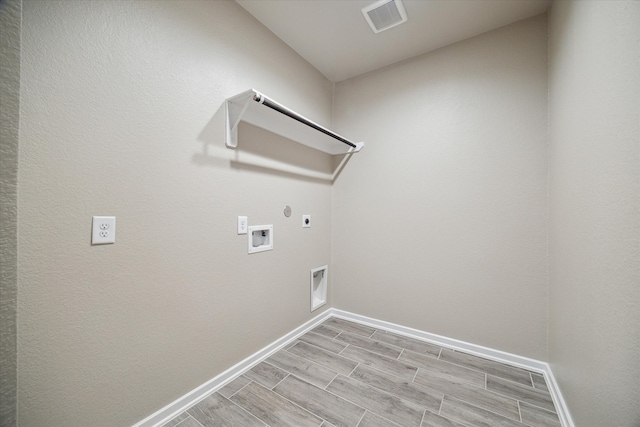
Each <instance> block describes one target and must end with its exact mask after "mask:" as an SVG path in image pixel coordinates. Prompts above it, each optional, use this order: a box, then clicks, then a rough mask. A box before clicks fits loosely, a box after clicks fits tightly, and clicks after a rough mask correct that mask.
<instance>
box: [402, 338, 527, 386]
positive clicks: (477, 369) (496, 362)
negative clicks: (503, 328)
mask: <svg viewBox="0 0 640 427" xmlns="http://www.w3.org/2000/svg"><path fill="white" fill-rule="evenodd" d="M442 350H450V351H453V352H456V353H462V354H466V355H468V356H473V357H477V358H479V359H482V360H484V361H487V362H491V363H495V364H496V365H500V366H505V367H507V368H509V369H515V370H519V371H523V372H525V373H527V374H529V375H531V374H532V371H530V370H528V369H524V368H520V367H518V366H513V365H510V364H509V363H506V362H498V361H496V360H491V359H487V358H485V357H482V356H476V355H475V354H471V353H467V352H465V351H461V350H456V349H454V348H449V347H442V348H441V349H440V356H438V359H440V360H442V361H443V362H447V363H451V364H453V365H457V366H462V367H463V368H467V369H472V370H474V371H478V372H483V373H486V374H489V375H493V376H494V377H498V378H503V379H505V380H509V378H506V377H504V376H502V375H497V374H491V373H489V372H487V370H482V369H481V368H478V367H475V366H468V365H462V364H460V363H456V362H451V361H449V360H445V359H442V357H441V356H442ZM414 353H415V352H414ZM509 381H511V382H515V383H518V382H517V381H512V380H509ZM529 381H530V382H531V384H533V381H531V379H529ZM518 384H521V385H526V384H522V383H518ZM527 387H531V388H535V387H534V386H533V385H530V386H527Z"/></svg>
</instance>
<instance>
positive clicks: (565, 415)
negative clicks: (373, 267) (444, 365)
mask: <svg viewBox="0 0 640 427" xmlns="http://www.w3.org/2000/svg"><path fill="white" fill-rule="evenodd" d="M331 315H332V316H333V317H339V318H341V319H345V320H351V321H354V322H358V323H362V324H364V325H368V326H371V327H374V328H376V329H384V330H385V331H389V332H393V333H396V334H399V335H404V336H407V337H410V338H415V339H418V340H421V341H427V342H430V343H433V344H436V345H439V346H441V347H447V348H451V349H453V350H461V351H464V352H465V353H469V354H473V355H476V356H480V357H484V358H485V359H490V360H494V361H496V362H500V363H505V364H508V365H511V366H515V367H517V368H523V369H526V370H529V371H532V372H537V373H539V374H542V375H543V376H544V378H545V381H546V382H547V386H548V387H549V393H550V394H551V397H552V398H553V403H554V405H555V407H556V410H557V411H558V417H560V422H561V423H562V427H575V425H574V424H573V420H572V419H571V416H570V414H569V409H568V407H567V404H566V402H565V400H564V398H563V397H562V393H561V392H560V388H559V387H558V383H557V382H556V379H555V377H554V376H553V373H552V372H551V367H550V366H549V364H548V363H546V362H541V361H539V360H535V359H530V358H528V357H523V356H518V355H516V354H512V353H507V352H504V351H500V350H495V349H492V348H488V347H483V346H481V345H477V344H472V343H468V342H465V341H460V340H456V339H453V338H448V337H443V336H441V335H436V334H431V333H429V332H424V331H421V330H418V329H413V328H408V327H406V326H402V325H397V324H395V323H391V322H385V321H384V320H378V319H373V318H371V317H366V316H361V315H359V314H354V313H350V312H348V311H342V310H338V309H335V308H332V309H331Z"/></svg>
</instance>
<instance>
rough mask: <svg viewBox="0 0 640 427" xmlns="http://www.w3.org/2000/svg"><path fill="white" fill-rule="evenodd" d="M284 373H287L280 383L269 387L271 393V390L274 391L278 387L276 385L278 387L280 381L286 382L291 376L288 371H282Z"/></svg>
mask: <svg viewBox="0 0 640 427" xmlns="http://www.w3.org/2000/svg"><path fill="white" fill-rule="evenodd" d="M284 372H286V373H287V375H286V376H285V377H284V378H283V379H281V380H280V381H278V383H277V384H276V385H274V386H273V387H271V388H270V389H269V390H271V391H273V389H274V388H276V387H278V385H280V383H281V382H282V381H284V380H286V379H287V378H289V377H290V376H291V372H289V371H284Z"/></svg>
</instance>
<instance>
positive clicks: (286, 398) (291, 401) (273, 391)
mask: <svg viewBox="0 0 640 427" xmlns="http://www.w3.org/2000/svg"><path fill="white" fill-rule="evenodd" d="M289 375H293V374H291V373H289ZM294 376H295V375H294ZM300 379H301V378H300ZM301 380H302V379H301ZM302 381H304V380H302ZM305 382H306V381H305ZM256 384H258V383H256ZM307 384H310V383H307ZM258 385H259V386H261V387H264V386H263V385H262V384H258ZM311 385H313V384H311ZM264 388H265V389H266V390H269V391H270V392H272V393H275V394H277V395H278V396H280V397H281V398H283V399H284V400H286V401H287V402H289V403H291V404H292V405H294V406H297V407H298V408H300V409H301V410H303V411H304V412H307V413H309V414H311V415H313V416H314V417H317V418H319V419H320V420H321V422H320V424H318V427H319V426H321V425H322V423H323V422H325V421H326V420H325V419H324V418H322V417H321V416H320V415H318V414H316V413H314V412H311V411H310V410H308V409H305V408H303V407H302V406H300V405H298V404H297V403H296V402H294V401H293V400H290V399H289V398H288V397H285V396H283V395H281V394H280V393H278V392H277V391H275V390H271V389H268V388H267V387H264ZM318 388H320V387H318ZM245 410H246V409H245ZM247 412H249V411H247ZM249 413H251V412H249ZM252 415H253V414H252ZM254 416H255V415H254ZM256 418H258V417H256ZM260 421H263V420H262V419H261V418H260ZM265 424H268V423H267V422H265Z"/></svg>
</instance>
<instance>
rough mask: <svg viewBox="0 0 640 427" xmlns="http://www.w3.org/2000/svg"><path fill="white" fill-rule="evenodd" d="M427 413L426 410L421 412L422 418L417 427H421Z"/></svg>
mask: <svg viewBox="0 0 640 427" xmlns="http://www.w3.org/2000/svg"><path fill="white" fill-rule="evenodd" d="M440 404H442V402H440ZM426 413H427V408H424V411H422V418H420V424H418V427H420V426H422V422H423V421H424V416H425V414H426Z"/></svg>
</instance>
